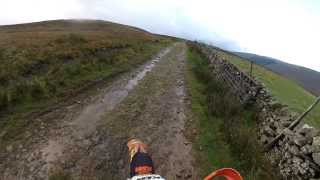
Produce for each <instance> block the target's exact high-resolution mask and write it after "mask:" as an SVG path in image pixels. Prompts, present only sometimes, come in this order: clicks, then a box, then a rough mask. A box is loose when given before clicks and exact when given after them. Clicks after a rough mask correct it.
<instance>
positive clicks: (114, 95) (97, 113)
mask: <svg viewBox="0 0 320 180" xmlns="http://www.w3.org/2000/svg"><path fill="white" fill-rule="evenodd" d="M169 52H170V49H169V48H167V49H165V50H163V51H162V52H160V53H159V54H158V56H157V57H156V58H155V59H153V60H152V61H151V62H149V63H148V64H146V65H145V67H144V68H143V69H142V71H140V72H138V74H136V75H135V76H134V77H133V78H132V79H130V80H129V81H128V82H127V83H126V84H124V85H122V86H121V85H120V87H117V88H116V89H114V90H113V89H111V90H109V91H107V92H106V93H105V94H104V95H103V98H102V99H100V100H99V101H97V102H94V103H92V104H89V105H88V106H87V107H85V108H84V109H83V111H82V112H81V113H80V114H79V115H78V117H76V118H75V119H74V120H73V121H72V125H74V126H75V129H76V132H75V133H76V135H77V136H78V137H79V136H82V137H84V136H85V135H87V134H90V133H92V132H93V131H94V130H95V129H96V125H97V122H98V121H99V120H100V119H101V117H102V116H103V115H104V114H105V113H106V112H108V111H111V110H112V109H114V107H115V106H116V105H118V104H119V103H121V101H123V100H124V99H125V98H126V97H127V96H128V94H129V92H130V91H131V90H132V89H134V87H135V86H137V85H138V83H139V81H140V80H142V79H143V78H144V77H145V75H146V74H147V73H148V72H150V71H151V70H152V69H153V68H154V66H155V65H156V63H157V62H158V61H159V60H160V59H161V58H162V57H163V56H165V55H166V54H168V53H169Z"/></svg>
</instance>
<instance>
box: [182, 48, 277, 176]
mask: <svg viewBox="0 0 320 180" xmlns="http://www.w3.org/2000/svg"><path fill="white" fill-rule="evenodd" d="M187 89H188V93H189V95H190V96H191V107H192V112H193V115H194V118H195V120H196V122H195V123H196V125H195V127H196V129H197V131H198V134H197V135H196V137H194V138H193V141H194V147H195V148H194V149H195V151H196V152H197V154H198V156H199V157H198V160H197V161H198V163H199V164H200V167H201V174H202V175H203V176H205V175H206V174H208V173H209V172H211V171H213V170H215V169H218V168H223V167H232V168H236V169H238V170H239V171H240V172H241V174H242V175H243V176H244V178H245V179H279V178H278V176H277V175H276V174H277V173H276V171H274V169H273V167H272V166H271V165H270V164H269V162H268V161H267V160H266V158H265V156H264V154H263V153H262V151H261V147H260V146H259V145H258V142H257V124H256V113H255V110H254V109H252V108H250V107H247V108H245V107H242V105H241V104H240V103H239V102H238V101H237V99H236V98H235V97H234V96H233V94H232V93H230V91H229V89H228V87H226V86H225V85H224V84H222V83H221V82H219V81H216V80H214V77H213V76H212V74H211V73H210V71H209V67H208V62H207V60H206V59H205V58H204V57H201V55H200V53H198V52H197V51H196V50H194V49H192V48H190V49H189V52H188V71H187Z"/></svg>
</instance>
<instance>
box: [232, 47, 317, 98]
mask: <svg viewBox="0 0 320 180" xmlns="http://www.w3.org/2000/svg"><path fill="white" fill-rule="evenodd" d="M234 53H235V54H236V55H238V56H241V57H243V58H246V59H249V60H251V61H253V62H254V63H256V64H259V65H262V66H264V67H265V68H267V69H269V70H271V71H273V72H275V73H278V74H280V75H282V76H284V77H286V78H288V79H291V80H293V81H295V82H297V83H298V84H299V85H301V86H302V87H304V88H305V89H306V90H308V91H309V92H311V93H312V94H314V95H316V96H319V95H320V72H317V71H314V70H312V69H309V68H305V67H302V66H297V65H293V64H289V63H285V62H283V61H281V60H278V59H274V58H271V57H266V56H260V55H257V54H251V53H243V52H234Z"/></svg>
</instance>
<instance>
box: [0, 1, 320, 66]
mask: <svg viewBox="0 0 320 180" xmlns="http://www.w3.org/2000/svg"><path fill="white" fill-rule="evenodd" d="M0 5H1V6H0V24H14V23H21V22H30V21H40V20H47V19H61V18H93V19H104V20H110V21H116V22H120V23H124V24H130V25H134V26H138V27H142V28H145V29H147V30H149V31H152V32H155V33H162V34H169V35H176V36H180V37H185V38H190V39H199V40H206V41H208V42H213V43H214V44H217V45H219V46H222V47H225V48H227V49H231V50H244V51H249V52H253V53H257V54H261V55H267V56H272V57H275V58H279V59H282V60H284V61H287V62H289V63H293V64H298V65H303V66H306V67H309V68H312V69H316V70H318V71H320V63H319V60H320V54H319V53H318V51H319V48H318V47H319V42H320V33H319V32H320V2H319V1H316V0H314V1H312V0H307V1H302V0H301V1H300V0H268V1H256V0H243V1H238V0H223V1H222V0H183V1H182V0H152V1H151V0H117V1H113V0H29V1H21V0H1V2H0Z"/></svg>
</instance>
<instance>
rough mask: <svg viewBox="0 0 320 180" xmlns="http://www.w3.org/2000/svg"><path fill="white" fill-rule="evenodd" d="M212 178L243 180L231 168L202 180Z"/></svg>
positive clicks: (221, 170)
mask: <svg viewBox="0 0 320 180" xmlns="http://www.w3.org/2000/svg"><path fill="white" fill-rule="evenodd" d="M214 177H225V178H226V179H227V180H243V179H242V177H241V175H240V173H239V172H238V171H236V170H234V169H232V168H223V169H218V170H216V171H214V172H213V173H211V174H209V175H208V176H207V177H205V178H204V180H213V178H214Z"/></svg>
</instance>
